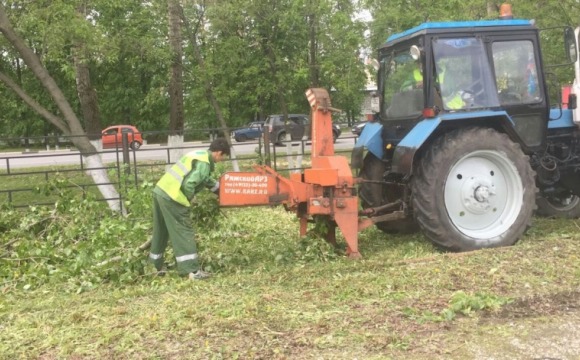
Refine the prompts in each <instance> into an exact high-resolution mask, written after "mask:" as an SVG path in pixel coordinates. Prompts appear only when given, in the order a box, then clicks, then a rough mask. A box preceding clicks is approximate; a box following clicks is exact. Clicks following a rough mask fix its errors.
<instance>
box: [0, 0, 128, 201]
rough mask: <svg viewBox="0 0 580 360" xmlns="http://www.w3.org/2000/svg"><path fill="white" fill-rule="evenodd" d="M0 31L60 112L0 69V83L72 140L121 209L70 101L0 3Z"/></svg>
mask: <svg viewBox="0 0 580 360" xmlns="http://www.w3.org/2000/svg"><path fill="white" fill-rule="evenodd" d="M0 32H1V33H2V35H3V36H4V38H5V39H6V40H7V41H8V43H9V44H10V46H11V47H12V49H13V50H14V51H16V52H17V53H18V54H19V56H20V58H21V59H22V61H23V62H24V64H26V66H27V67H28V68H29V69H30V71H31V72H32V73H33V74H34V76H35V77H36V78H37V79H38V81H39V82H40V83H41V84H42V86H43V87H44V89H45V90H46V91H47V92H48V93H49V94H50V96H51V98H52V99H53V101H54V105H55V106H56V107H57V109H58V111H59V114H54V113H53V112H51V111H49V110H48V109H47V108H46V107H44V106H42V105H41V104H40V103H39V102H38V101H36V100H35V99H34V98H32V97H31V96H30V95H29V94H28V93H27V92H26V91H25V90H24V89H23V88H22V87H21V86H19V85H18V83H17V82H15V81H14V80H12V79H11V78H10V77H9V76H8V75H6V74H5V73H4V72H2V71H1V69H0V82H2V83H4V85H5V86H7V87H8V88H9V89H11V90H12V91H14V92H15V93H16V94H17V95H18V96H19V97H20V98H21V99H22V100H23V101H24V102H25V103H26V104H27V105H28V106H30V107H31V108H32V109H33V110H34V111H36V112H37V113H38V114H39V115H40V116H42V117H43V118H44V119H46V121H48V122H50V123H51V124H53V125H54V126H56V127H57V128H58V129H59V130H60V131H62V133H63V134H64V135H66V136H70V137H71V141H72V143H73V144H74V145H75V146H76V148H77V149H78V150H79V151H80V153H81V155H82V156H83V159H84V161H85V162H86V164H87V173H88V174H89V175H90V176H91V178H92V179H93V181H94V182H95V184H97V187H98V189H99V191H100V192H101V194H102V195H103V197H104V198H105V199H108V200H107V203H108V204H109V207H110V208H111V209H112V210H114V211H121V210H122V209H123V207H122V206H121V200H120V197H119V194H118V192H117V190H116V189H115V187H114V186H113V185H112V184H110V181H109V178H108V175H107V172H106V170H105V169H104V167H103V164H102V161H101V158H100V157H99V155H98V153H97V150H96V149H95V147H94V146H93V145H92V144H91V142H90V141H89V138H88V137H87V134H86V132H85V130H84V129H83V127H82V125H81V122H80V120H79V118H78V117H77V115H76V114H75V112H74V110H73V108H72V106H71V105H70V102H69V101H68V100H67V98H66V97H65V95H64V93H63V91H62V90H61V89H60V88H59V86H58V85H57V83H56V81H55V80H54V79H53V78H52V77H51V75H50V73H49V72H48V70H47V69H46V68H45V67H44V66H43V64H42V62H41V61H40V58H39V57H38V55H37V54H36V53H35V52H34V51H33V50H32V49H31V48H30V47H29V46H27V44H26V42H25V41H24V39H23V38H22V37H20V36H19V34H18V33H17V32H16V31H15V30H14V27H13V26H12V23H11V22H10V19H9V18H8V15H7V13H6V10H5V8H4V6H3V5H2V4H1V3H0Z"/></svg>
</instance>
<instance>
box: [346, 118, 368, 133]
mask: <svg viewBox="0 0 580 360" xmlns="http://www.w3.org/2000/svg"><path fill="white" fill-rule="evenodd" d="M366 124H367V122H366V121H364V122H360V123H358V124H354V126H353V127H352V129H350V131H351V132H352V133H353V135H356V136H360V134H361V133H362V131H363V129H364V127H365V125H366Z"/></svg>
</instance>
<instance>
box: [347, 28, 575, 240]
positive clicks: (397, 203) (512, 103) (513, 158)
mask: <svg viewBox="0 0 580 360" xmlns="http://www.w3.org/2000/svg"><path fill="white" fill-rule="evenodd" d="M562 32H563V38H564V44H565V48H566V55H567V56H568V57H569V59H567V60H569V61H568V65H571V64H573V63H576V64H577V63H578V62H577V56H578V55H577V47H578V45H577V44H578V42H577V34H575V33H574V30H572V29H571V28H568V27H563V28H562ZM577 67H578V66H576V68H577ZM544 69H545V65H544V63H543V59H542V51H541V49H540V31H539V29H538V28H537V27H536V25H535V24H534V21H533V20H521V19H513V18H511V17H509V18H507V19H498V20H482V21H464V22H442V23H437V22H432V23H424V24H421V25H419V26H417V27H415V28H412V29H410V30H407V31H404V32H402V33H399V34H395V35H392V36H390V37H389V38H388V39H387V41H386V43H385V44H384V45H383V46H382V47H381V48H380V49H379V51H378V96H379V100H380V110H379V113H378V114H377V116H376V121H374V122H369V123H368V124H367V125H366V126H365V127H364V130H363V132H362V134H361V136H360V137H359V139H358V141H357V144H356V146H355V149H354V150H353V157H352V166H353V167H355V168H358V169H359V177H360V178H361V182H360V185H359V189H358V192H359V197H360V199H361V203H362V205H363V207H364V208H365V210H364V212H365V214H367V216H369V217H370V218H374V219H375V220H374V221H375V223H376V225H377V227H378V228H379V229H381V230H383V231H385V232H388V233H394V232H412V231H417V230H419V229H421V230H422V231H423V233H424V234H425V235H426V237H427V238H428V239H430V240H431V241H432V242H433V243H435V244H436V245H438V246H439V247H442V248H444V249H448V250H452V251H469V250H474V249H480V248H488V247H498V246H507V245H512V244H514V243H515V242H516V241H517V240H518V239H519V238H520V237H521V236H522V234H523V233H524V232H525V231H526V229H527V228H528V227H529V226H530V224H531V221H532V217H533V215H534V211H535V210H536V209H537V210H538V213H539V214H542V215H547V216H557V217H578V216H580V201H579V199H580V198H579V196H580V130H579V127H578V125H577V124H576V123H575V122H574V120H580V119H576V118H575V116H574V112H575V111H576V110H575V108H576V97H575V95H574V94H571V95H570V97H569V98H567V99H565V100H564V102H565V103H567V107H563V106H562V105H561V104H560V102H558V103H557V104H551V103H550V100H549V96H548V82H547V79H546V73H545V71H544ZM577 76H578V74H577ZM551 82H553V79H552V81H551ZM572 93H574V90H573V91H572Z"/></svg>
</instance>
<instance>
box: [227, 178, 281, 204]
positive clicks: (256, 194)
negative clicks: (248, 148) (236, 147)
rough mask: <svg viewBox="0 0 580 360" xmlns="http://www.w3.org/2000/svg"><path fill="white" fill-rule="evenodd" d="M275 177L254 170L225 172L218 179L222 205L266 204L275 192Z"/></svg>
mask: <svg viewBox="0 0 580 360" xmlns="http://www.w3.org/2000/svg"><path fill="white" fill-rule="evenodd" d="M276 182H277V181H276V177H275V176H272V175H268V174H260V173H256V172H231V173H225V174H224V175H223V176H222V177H221V179H220V204H221V205H222V206H243V205H268V204H270V197H271V195H273V194H276V193H277V191H276Z"/></svg>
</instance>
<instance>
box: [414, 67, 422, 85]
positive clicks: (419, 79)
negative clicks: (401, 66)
mask: <svg viewBox="0 0 580 360" xmlns="http://www.w3.org/2000/svg"><path fill="white" fill-rule="evenodd" d="M413 78H414V79H415V82H416V83H418V82H422V81H423V74H421V70H419V69H415V70H413Z"/></svg>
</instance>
